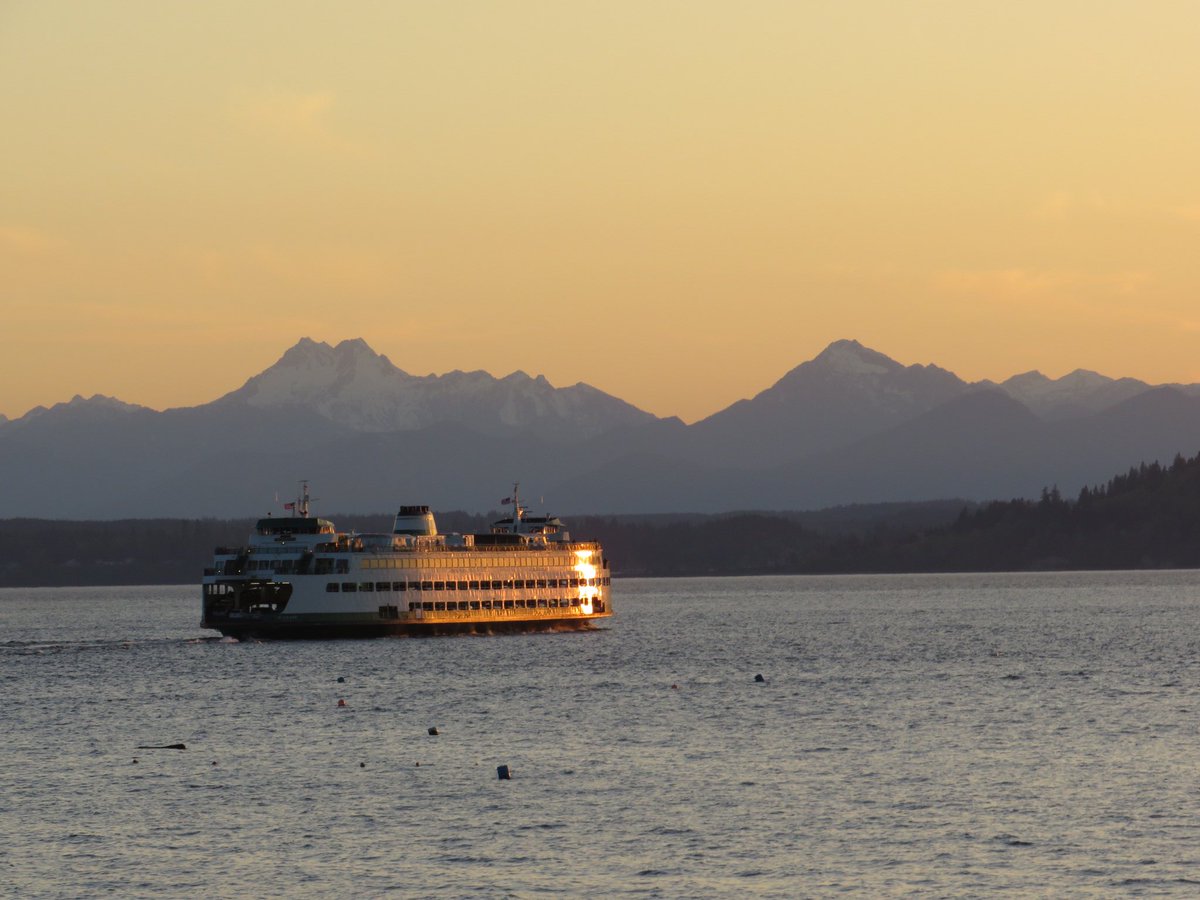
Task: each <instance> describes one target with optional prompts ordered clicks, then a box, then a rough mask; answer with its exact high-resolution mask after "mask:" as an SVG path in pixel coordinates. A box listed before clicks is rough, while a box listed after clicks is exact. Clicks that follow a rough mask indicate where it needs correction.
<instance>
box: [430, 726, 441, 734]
mask: <svg viewBox="0 0 1200 900" xmlns="http://www.w3.org/2000/svg"><path fill="white" fill-rule="evenodd" d="M429 733H430V734H439V733H440V732H438V730H437V726H436V725H431V726H429Z"/></svg>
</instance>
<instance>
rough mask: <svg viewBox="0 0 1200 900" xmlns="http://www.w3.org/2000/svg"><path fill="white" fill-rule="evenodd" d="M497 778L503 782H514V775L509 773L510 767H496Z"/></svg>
mask: <svg viewBox="0 0 1200 900" xmlns="http://www.w3.org/2000/svg"><path fill="white" fill-rule="evenodd" d="M496 777H497V778H499V779H500V780H501V781H512V773H510V772H509V771H508V766H496Z"/></svg>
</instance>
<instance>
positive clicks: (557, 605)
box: [379, 597, 580, 616]
mask: <svg viewBox="0 0 1200 900" xmlns="http://www.w3.org/2000/svg"><path fill="white" fill-rule="evenodd" d="M579 605H580V601H579V598H578V597H575V598H573V599H568V598H566V597H563V598H562V599H558V598H557V597H556V598H552V599H550V600H458V601H454V600H446V601H442V600H435V601H429V600H426V601H425V602H423V603H410V604H408V608H409V610H412V611H416V610H418V609H419V610H425V611H427V612H448V611H452V610H472V609H569V608H570V607H572V606H579ZM395 611H397V608H396V607H395V606H381V607H379V614H380V615H381V616H387V615H396V612H395Z"/></svg>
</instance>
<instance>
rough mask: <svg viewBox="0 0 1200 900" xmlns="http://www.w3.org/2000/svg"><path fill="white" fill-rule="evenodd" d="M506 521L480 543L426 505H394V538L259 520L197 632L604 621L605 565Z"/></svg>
mask: <svg viewBox="0 0 1200 900" xmlns="http://www.w3.org/2000/svg"><path fill="white" fill-rule="evenodd" d="M517 488H518V486H517V485H514V488H513V496H512V497H510V498H508V499H507V500H506V501H505V503H506V504H510V505H511V506H512V508H513V509H512V515H511V516H509V517H506V518H502V519H500V520H499V521H497V522H495V523H493V525H492V527H491V531H490V532H489V533H487V534H441V533H439V532H438V530H437V524H436V522H435V520H434V516H433V513H432V512H431V511H430V509H429V507H428V506H402V507H400V510H399V512H398V513H397V515H396V518H395V521H394V524H393V527H392V531H391V533H390V534H389V533H384V534H354V533H344V532H339V531H338V530H337V529H336V528H335V527H334V525H333V523H332V522H330V521H329V520H327V519H321V518H316V517H313V516H311V515H310V514H309V504H310V499H309V494H308V485H307V483H305V484H304V485H303V493H302V495H301V496H300V497H299V498H297V500H296V502H295V503H290V504H287V506H288V508H290V509H291V510H292V512H293V513H294V515H292V516H287V517H274V516H268V517H267V518H265V519H259V520H258V523H257V525H256V526H255V528H254V532H253V533H252V534H251V535H250V538H249V542H248V543H247V545H246V546H242V547H235V548H229V547H218V548H217V549H216V551H215V552H214V556H213V563H212V566H210V567H209V568H207V569H205V571H204V579H203V614H202V618H201V626H202V627H204V628H212V629H215V630H217V631H220V632H221V633H222V634H224V635H227V636H231V637H236V638H247V637H261V638H331V637H374V636H381V635H397V634H448V633H454V632H482V633H488V632H496V631H533V630H559V629H584V628H592V627H595V624H596V622H597V621H598V620H600V619H604V618H606V617H608V616H611V615H612V608H611V605H610V602H609V589H610V586H611V577H610V573H609V565H608V560H607V558H605V556H604V552H603V549H602V548H601V546H600V544H599V543H597V542H595V541H573V540H572V539H571V536H570V534H569V533H568V532H567V530H566V528H565V527H564V526H563V523H562V521H561V520H560V519H558V518H557V517H554V516H540V517H539V516H528V515H526V508H525V507H524V506H522V505H521V503H520V499H519V497H518V492H517Z"/></svg>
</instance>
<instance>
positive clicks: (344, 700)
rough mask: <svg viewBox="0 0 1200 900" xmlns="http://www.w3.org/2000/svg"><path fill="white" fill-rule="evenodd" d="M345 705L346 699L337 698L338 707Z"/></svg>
mask: <svg viewBox="0 0 1200 900" xmlns="http://www.w3.org/2000/svg"><path fill="white" fill-rule="evenodd" d="M345 705H346V699H345V698H344V697H339V698H338V706H345Z"/></svg>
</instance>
